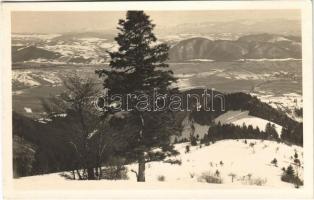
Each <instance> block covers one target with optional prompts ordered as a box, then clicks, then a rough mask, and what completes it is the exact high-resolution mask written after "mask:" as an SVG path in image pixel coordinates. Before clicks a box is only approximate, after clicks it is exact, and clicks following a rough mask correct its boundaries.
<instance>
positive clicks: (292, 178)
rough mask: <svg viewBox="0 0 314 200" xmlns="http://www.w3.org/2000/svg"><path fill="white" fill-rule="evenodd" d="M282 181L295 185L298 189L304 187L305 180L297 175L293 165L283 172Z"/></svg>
mask: <svg viewBox="0 0 314 200" xmlns="http://www.w3.org/2000/svg"><path fill="white" fill-rule="evenodd" d="M281 180H282V181H284V182H288V183H292V184H294V186H295V187H296V188H299V187H300V186H301V185H303V180H301V179H300V178H299V177H298V176H297V175H295V171H294V169H293V167H292V166H291V165H289V166H288V167H287V169H286V170H285V171H284V172H283V174H282V175H281Z"/></svg>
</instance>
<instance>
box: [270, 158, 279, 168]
mask: <svg viewBox="0 0 314 200" xmlns="http://www.w3.org/2000/svg"><path fill="white" fill-rule="evenodd" d="M270 163H271V164H273V165H275V167H277V159H276V158H274V159H273V160H272V161H271V162H270Z"/></svg>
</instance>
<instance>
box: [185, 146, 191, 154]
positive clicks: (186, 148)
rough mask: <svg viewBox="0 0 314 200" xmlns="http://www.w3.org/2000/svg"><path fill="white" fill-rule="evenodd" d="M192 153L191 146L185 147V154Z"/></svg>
mask: <svg viewBox="0 0 314 200" xmlns="http://www.w3.org/2000/svg"><path fill="white" fill-rule="evenodd" d="M189 152H190V146H189V145H186V147H185V153H189Z"/></svg>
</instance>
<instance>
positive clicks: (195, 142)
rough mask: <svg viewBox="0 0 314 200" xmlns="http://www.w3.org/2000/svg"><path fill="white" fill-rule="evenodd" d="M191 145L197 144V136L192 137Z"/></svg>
mask: <svg viewBox="0 0 314 200" xmlns="http://www.w3.org/2000/svg"><path fill="white" fill-rule="evenodd" d="M191 145H192V146H196V145H197V138H196V137H194V136H192V137H191Z"/></svg>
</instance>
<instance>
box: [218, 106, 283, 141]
mask: <svg viewBox="0 0 314 200" xmlns="http://www.w3.org/2000/svg"><path fill="white" fill-rule="evenodd" d="M218 122H220V123H221V124H234V125H238V126H242V125H243V124H245V125H246V126H248V125H252V126H253V128H257V127H258V128H259V129H260V130H263V131H265V128H266V124H267V123H271V124H272V125H275V128H276V131H277V133H278V135H279V136H280V134H281V129H282V126H280V125H278V124H276V123H273V122H270V121H268V120H265V119H262V118H259V117H255V116H251V115H249V111H239V110H236V111H233V110H231V111H228V112H226V113H224V114H222V115H220V116H219V117H217V118H216V119H215V123H218Z"/></svg>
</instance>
